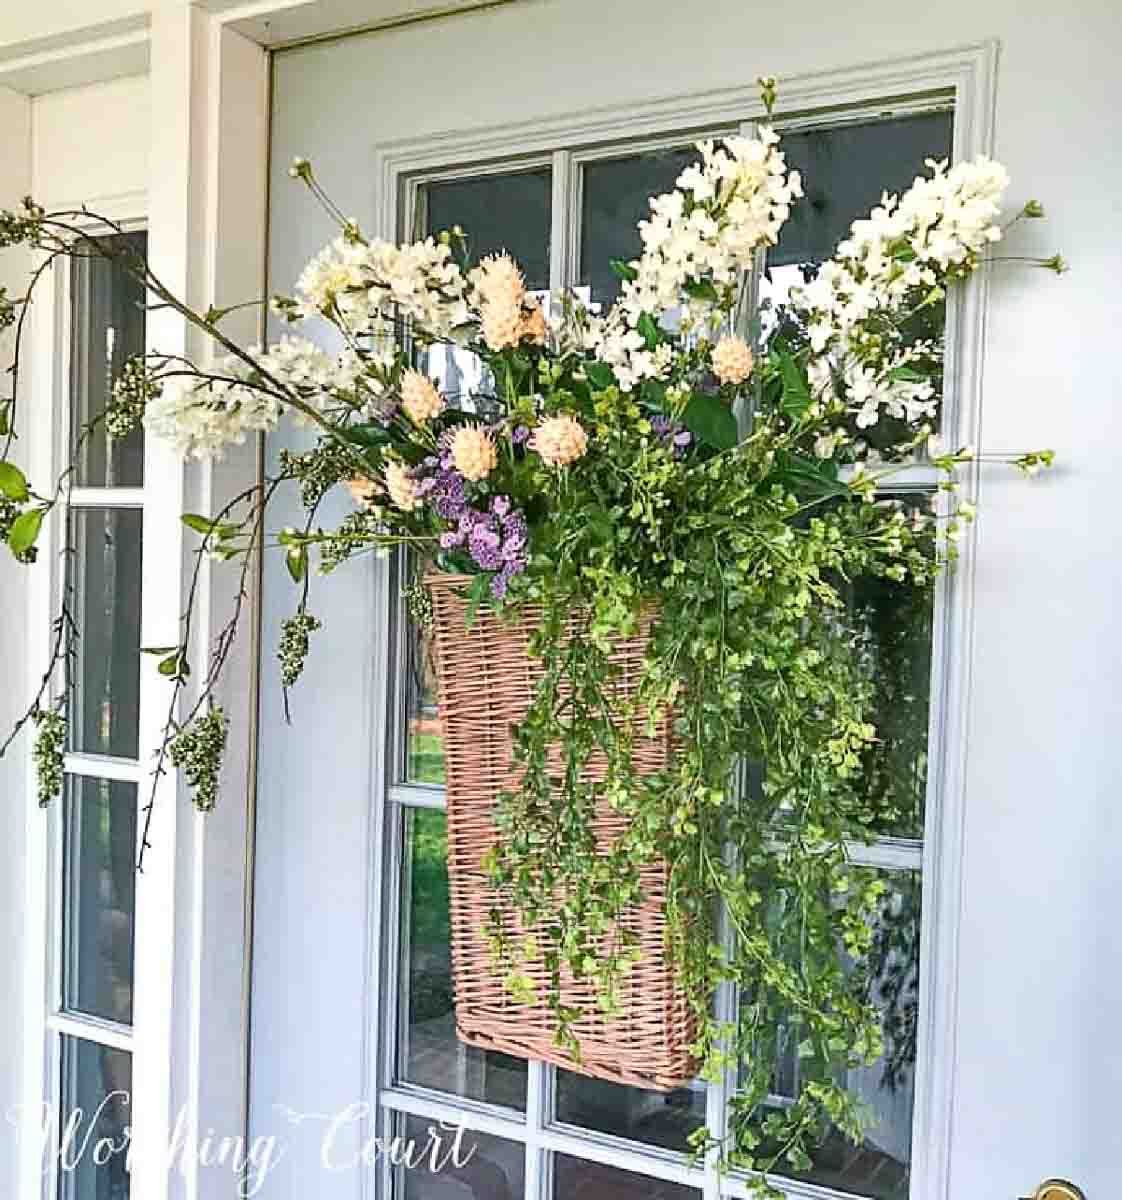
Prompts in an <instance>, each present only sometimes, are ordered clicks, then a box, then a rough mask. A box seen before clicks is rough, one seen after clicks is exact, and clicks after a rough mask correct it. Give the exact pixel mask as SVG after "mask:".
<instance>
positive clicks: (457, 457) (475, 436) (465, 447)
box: [451, 425, 499, 483]
mask: <svg viewBox="0 0 1122 1200" xmlns="http://www.w3.org/2000/svg"><path fill="white" fill-rule="evenodd" d="M451 450H452V462H453V463H454V464H455V466H456V470H457V471H459V472H460V474H461V475H462V476H463V477H464V478H465V479H470V480H471V481H472V482H473V483H478V481H479V480H480V479H486V478H487V476H488V475H490V474H491V472H492V471H493V470H494V469H495V468H496V467H497V466H498V464H499V456H498V453H497V451H496V450H495V439H494V438H493V437H492V436H491V435H490V434H489V433H488V432H487V431H486V430H485V429H482V428H481V427H480V426H478V425H461V426H460V427H459V429H457V430H456V432H455V433H454V434H453V435H452V440H451Z"/></svg>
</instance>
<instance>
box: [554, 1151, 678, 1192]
mask: <svg viewBox="0 0 1122 1200" xmlns="http://www.w3.org/2000/svg"><path fill="white" fill-rule="evenodd" d="M553 1200H701V1192H700V1191H698V1190H697V1189H696V1188H691V1187H686V1186H685V1185H684V1184H681V1183H667V1182H666V1181H665V1180H662V1179H652V1178H651V1177H650V1176H649V1175H637V1174H635V1173H634V1172H633V1171H620V1170H617V1169H616V1168H615V1167H606V1166H603V1165H602V1164H601V1163H594V1162H586V1161H584V1160H583V1159H579V1158H570V1157H569V1156H568V1155H567V1154H558V1155H557V1156H556V1158H555V1159H554V1169H553Z"/></svg>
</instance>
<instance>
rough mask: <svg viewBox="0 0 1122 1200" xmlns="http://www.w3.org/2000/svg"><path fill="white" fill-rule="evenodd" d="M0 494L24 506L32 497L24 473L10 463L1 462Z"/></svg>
mask: <svg viewBox="0 0 1122 1200" xmlns="http://www.w3.org/2000/svg"><path fill="white" fill-rule="evenodd" d="M0 493H2V494H3V495H4V496H6V497H7V498H8V499H9V500H14V501H15V502H16V503H17V504H22V503H23V502H24V501H25V500H26V499H27V498H28V497H29V496H30V495H31V493H30V491H29V490H28V487H27V478H26V477H25V475H24V473H23V472H22V471H21V470H20V469H19V467H17V466H16V465H15V463H10V462H0Z"/></svg>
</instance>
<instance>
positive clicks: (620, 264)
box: [608, 258, 639, 283]
mask: <svg viewBox="0 0 1122 1200" xmlns="http://www.w3.org/2000/svg"><path fill="white" fill-rule="evenodd" d="M608 265H609V266H610V267H611V268H612V270H613V271H614V272H615V274H616V275H617V276H618V277H619V278H620V279H625V280H627V282H628V283H633V282H634V281H635V280H636V279H638V278H639V272H638V271H636V270H635V268H634V267H633V266H632V265H631V264H630V263H629V262H625V261H624V260H623V259H622V258H613V259H611V261H610V262H609V264H608Z"/></svg>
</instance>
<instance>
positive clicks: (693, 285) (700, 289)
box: [684, 279, 721, 304]
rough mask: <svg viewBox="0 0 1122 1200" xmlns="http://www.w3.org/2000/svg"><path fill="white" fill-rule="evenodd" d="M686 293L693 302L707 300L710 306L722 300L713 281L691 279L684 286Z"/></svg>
mask: <svg viewBox="0 0 1122 1200" xmlns="http://www.w3.org/2000/svg"><path fill="white" fill-rule="evenodd" d="M684 291H685V293H686V295H687V296H689V298H690V299H691V300H707V301H708V302H709V303H710V304H716V303H717V301H718V300H720V298H721V295H720V293H719V292H718V291H717V289H716V287H714V286H713V281H712V280H711V279H691V280H689V282H687V283H686V284H685V285H684Z"/></svg>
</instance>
